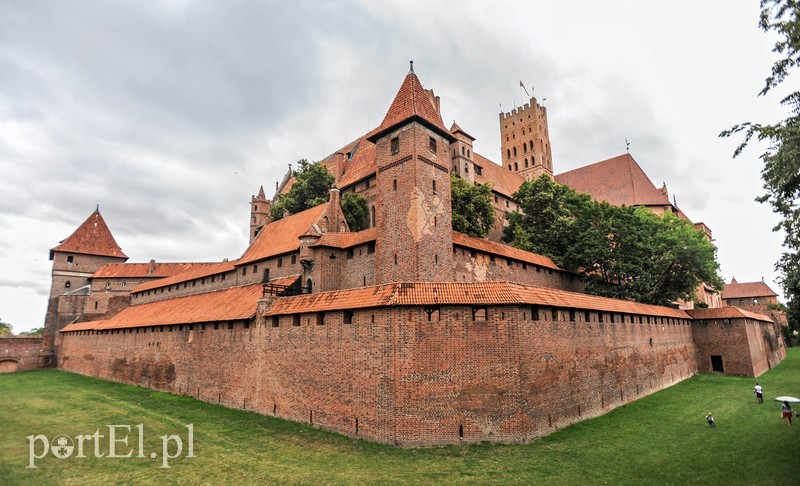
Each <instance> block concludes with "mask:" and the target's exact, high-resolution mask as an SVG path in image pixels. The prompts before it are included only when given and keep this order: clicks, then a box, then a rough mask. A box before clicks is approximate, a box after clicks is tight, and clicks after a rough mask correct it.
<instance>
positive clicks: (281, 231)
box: [237, 202, 330, 265]
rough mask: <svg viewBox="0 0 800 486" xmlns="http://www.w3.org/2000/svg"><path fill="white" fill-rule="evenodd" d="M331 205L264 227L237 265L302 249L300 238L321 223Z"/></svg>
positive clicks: (318, 207) (309, 210) (314, 208)
mask: <svg viewBox="0 0 800 486" xmlns="http://www.w3.org/2000/svg"><path fill="white" fill-rule="evenodd" d="M329 204H330V202H327V203H324V204H320V205H319V206H315V207H313V208H311V209H306V210H305V211H301V212H299V213H297V214H292V215H289V216H286V217H285V218H282V219H279V220H277V221H273V222H271V223H270V224H268V225H266V226H264V229H262V230H261V232H260V233H258V236H256V239H255V240H253V243H252V244H251V245H250V247H248V248H247V250H245V252H244V255H242V257H241V258H240V259H239V261H238V263H237V265H245V264H248V263H252V262H256V261H259V260H264V259H266V258H270V257H273V256H277V255H281V254H283V253H290V252H293V251H296V250H297V249H298V248H300V236H302V235H303V234H304V233H305V232H306V231H308V228H309V227H311V225H312V224H314V223H316V222H317V221H319V219H320V218H321V217H322V215H323V213H324V212H325V210H326V209H328V205H329Z"/></svg>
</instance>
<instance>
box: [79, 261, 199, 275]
mask: <svg viewBox="0 0 800 486" xmlns="http://www.w3.org/2000/svg"><path fill="white" fill-rule="evenodd" d="M198 265H207V263H201V262H182V263H181V262H175V263H155V262H153V263H109V264H106V265H103V266H102V267H100V268H99V269H98V270H97V271H96V272H94V274H93V275H92V278H123V277H128V278H145V277H152V278H162V277H169V276H171V275H175V274H177V273H181V272H185V271H186V270H189V269H190V268H192V267H196V266H198Z"/></svg>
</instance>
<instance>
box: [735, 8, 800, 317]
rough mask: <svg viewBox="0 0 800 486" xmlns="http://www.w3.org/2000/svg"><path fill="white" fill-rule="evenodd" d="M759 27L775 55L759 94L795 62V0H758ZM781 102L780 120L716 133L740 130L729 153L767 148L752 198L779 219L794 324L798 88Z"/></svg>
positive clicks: (799, 211)
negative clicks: (758, 189) (757, 193)
mask: <svg viewBox="0 0 800 486" xmlns="http://www.w3.org/2000/svg"><path fill="white" fill-rule="evenodd" d="M759 26H760V27H761V29H763V30H764V31H765V32H770V31H771V32H774V33H775V34H777V36H778V40H777V41H776V43H775V47H774V48H773V52H775V53H777V54H778V55H779V56H780V57H779V59H778V60H777V61H775V63H774V64H773V65H772V71H771V73H770V75H769V76H768V77H767V78H766V80H765V83H764V88H763V89H762V90H761V92H760V93H759V95H760V96H763V95H765V94H767V93H768V92H770V91H771V90H772V89H773V88H776V87H778V86H779V85H780V84H781V83H783V82H784V81H785V80H786V79H787V78H788V77H789V75H790V74H791V72H792V70H793V69H796V68H797V67H798V66H800V2H799V1H798V0H761V15H760V17H759ZM781 104H782V105H784V106H786V107H787V108H788V116H787V117H786V119H785V120H783V121H781V122H779V123H775V124H772V125H762V124H759V123H752V122H748V123H742V124H739V125H736V126H734V127H732V128H730V129H728V130H725V131H723V132H722V133H721V134H720V136H723V137H727V136H731V135H732V134H735V133H743V134H744V140H743V141H742V143H741V144H740V145H739V146H738V147H737V148H736V150H735V151H734V154H733V156H734V157H737V156H738V155H740V154H741V153H742V150H744V148H745V147H746V146H747V145H748V143H749V142H750V141H751V140H752V139H753V137H755V138H756V139H758V140H761V141H766V142H768V147H769V148H768V149H767V150H766V151H765V152H764V153H762V154H761V160H762V161H763V162H764V167H763V169H762V170H761V177H762V179H763V180H764V189H765V190H766V193H765V194H764V195H762V196H761V197H759V198H758V199H757V201H759V202H762V203H764V202H768V203H769V204H770V205H771V206H772V209H773V211H775V212H776V213H777V214H778V215H780V216H781V218H782V219H781V221H780V223H778V225H777V226H776V227H775V228H774V230H775V231H779V230H783V231H784V234H785V237H784V248H785V250H786V251H785V252H784V253H783V254H782V256H781V259H780V260H779V261H778V262H777V264H776V265H775V267H776V269H778V270H779V271H780V272H781V274H782V275H781V286H782V287H783V290H784V294H785V296H786V297H787V298H788V299H789V304H788V307H789V312H788V316H789V322H790V324H792V325H794V326H796V325H797V323H798V322H800V321H798V318H800V91H797V90H795V91H792V92H791V93H790V94H789V95H787V96H786V97H784V98H783V99H782V100H781Z"/></svg>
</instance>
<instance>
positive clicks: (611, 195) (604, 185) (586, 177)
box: [555, 154, 670, 206]
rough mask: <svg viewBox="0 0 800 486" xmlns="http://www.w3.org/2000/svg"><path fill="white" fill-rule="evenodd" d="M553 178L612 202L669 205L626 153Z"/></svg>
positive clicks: (598, 199) (594, 197)
mask: <svg viewBox="0 0 800 486" xmlns="http://www.w3.org/2000/svg"><path fill="white" fill-rule="evenodd" d="M555 179H556V182H558V183H560V184H565V185H567V186H569V187H571V188H572V189H574V190H575V191H577V192H582V193H585V194H589V195H591V196H592V198H593V199H595V200H597V201H606V202H608V203H609V204H613V205H615V206H622V205H625V206H670V202H669V199H667V196H665V195H664V193H663V192H661V191H660V190H659V189H657V188H656V187H655V186H654V185H653V183H652V182H651V181H650V179H649V178H648V177H647V175H646V174H645V173H644V171H643V170H642V168H641V167H639V164H637V163H636V161H635V160H634V159H633V157H631V155H630V154H623V155H619V156H617V157H613V158H611V159H608V160H603V161H601V162H597V163H594V164H591V165H587V166H584V167H580V168H578V169H575V170H571V171H569V172H564V173H563V174H558V175H557V176H555Z"/></svg>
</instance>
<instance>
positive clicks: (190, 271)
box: [131, 260, 237, 293]
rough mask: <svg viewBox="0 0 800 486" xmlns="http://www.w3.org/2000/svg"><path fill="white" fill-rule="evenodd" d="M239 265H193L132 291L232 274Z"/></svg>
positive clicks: (226, 263) (229, 262)
mask: <svg viewBox="0 0 800 486" xmlns="http://www.w3.org/2000/svg"><path fill="white" fill-rule="evenodd" d="M236 263H237V260H233V261H228V262H214V263H195V264H192V265H191V266H190V267H189V268H187V269H186V270H184V271H183V272H180V273H176V274H174V275H171V276H169V277H165V278H162V279H158V280H151V281H149V282H144V283H143V284H141V285H137V286H136V287H134V288H133V290H131V292H133V293H137V292H144V291H146V290H151V289H156V288H159V287H166V286H168V285H172V284H176V283H181V282H188V281H190V280H194V279H198V278H203V277H209V276H211V275H218V274H220V273H225V272H230V271H231V270H233V269H234V268H235V267H234V266H235V265H236Z"/></svg>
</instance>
